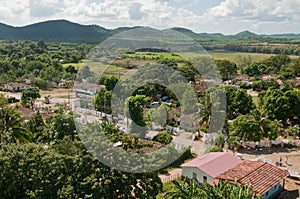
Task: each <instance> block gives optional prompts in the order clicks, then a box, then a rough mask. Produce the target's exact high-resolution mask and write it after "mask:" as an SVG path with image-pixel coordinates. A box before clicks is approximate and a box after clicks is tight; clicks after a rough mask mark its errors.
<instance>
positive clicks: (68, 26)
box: [0, 20, 111, 43]
mask: <svg viewBox="0 0 300 199" xmlns="http://www.w3.org/2000/svg"><path fill="white" fill-rule="evenodd" d="M110 35H111V31H110V30H108V29H105V28H102V27H100V26H96V25H88V26H85V25H80V24H76V23H72V22H69V21H66V20H54V21H46V22H41V23H36V24H32V25H28V26H24V27H11V26H7V25H4V24H1V25H0V39H4V40H45V41H58V42H61V41H65V42H87V43H94V42H100V41H102V40H104V39H105V38H107V37H109V36H110Z"/></svg>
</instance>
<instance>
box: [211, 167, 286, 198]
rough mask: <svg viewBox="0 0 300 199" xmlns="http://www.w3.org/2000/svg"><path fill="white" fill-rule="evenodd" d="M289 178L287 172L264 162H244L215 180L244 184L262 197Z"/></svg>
mask: <svg viewBox="0 0 300 199" xmlns="http://www.w3.org/2000/svg"><path fill="white" fill-rule="evenodd" d="M288 176H289V172H288V171H287V170H282V169H280V168H279V167H277V166H274V165H271V164H269V163H266V162H258V161H244V162H242V163H240V164H238V165H237V166H236V167H234V168H232V169H229V170H228V171H226V172H224V173H222V174H221V175H219V176H218V177H217V179H222V180H229V181H234V180H236V181H237V182H239V183H240V184H243V183H245V184H246V185H248V186H249V187H250V188H251V189H252V190H253V191H255V192H256V194H257V195H258V196H262V195H264V194H265V193H266V192H267V191H268V190H270V189H271V188H272V187H274V186H275V185H277V184H278V183H280V182H281V180H283V179H284V178H286V177H288Z"/></svg>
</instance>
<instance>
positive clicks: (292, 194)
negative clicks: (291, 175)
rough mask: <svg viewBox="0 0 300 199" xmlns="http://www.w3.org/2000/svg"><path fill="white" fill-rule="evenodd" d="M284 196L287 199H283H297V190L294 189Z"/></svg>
mask: <svg viewBox="0 0 300 199" xmlns="http://www.w3.org/2000/svg"><path fill="white" fill-rule="evenodd" d="M286 195H287V196H288V197H284V198H283V199H286V198H289V199H297V198H298V197H299V190H297V189H295V190H291V191H288V193H287V194H286Z"/></svg>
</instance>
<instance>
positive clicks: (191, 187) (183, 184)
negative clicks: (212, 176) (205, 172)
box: [165, 179, 204, 199]
mask: <svg viewBox="0 0 300 199" xmlns="http://www.w3.org/2000/svg"><path fill="white" fill-rule="evenodd" d="M172 183H173V184H174V185H175V190H174V191H170V192H168V193H167V194H166V195H165V198H172V199H196V198H197V199H198V198H203V196H204V192H203V191H202V190H201V189H200V187H199V184H198V182H197V181H196V180H195V179H193V180H191V181H190V182H187V179H184V180H183V181H172Z"/></svg>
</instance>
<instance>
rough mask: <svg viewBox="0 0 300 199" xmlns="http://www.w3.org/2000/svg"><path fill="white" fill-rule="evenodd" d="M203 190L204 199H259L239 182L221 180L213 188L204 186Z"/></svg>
mask: <svg viewBox="0 0 300 199" xmlns="http://www.w3.org/2000/svg"><path fill="white" fill-rule="evenodd" d="M202 190H203V191H204V192H205V196H204V197H203V198H204V199H227V198H230V199H258V198H259V197H256V196H255V195H254V192H253V191H252V190H251V189H250V188H249V187H248V186H247V185H246V184H239V183H238V182H236V181H235V182H234V183H233V182H229V181H223V180H219V182H218V184H215V185H214V186H211V185H210V184H204V186H203V187H202Z"/></svg>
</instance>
